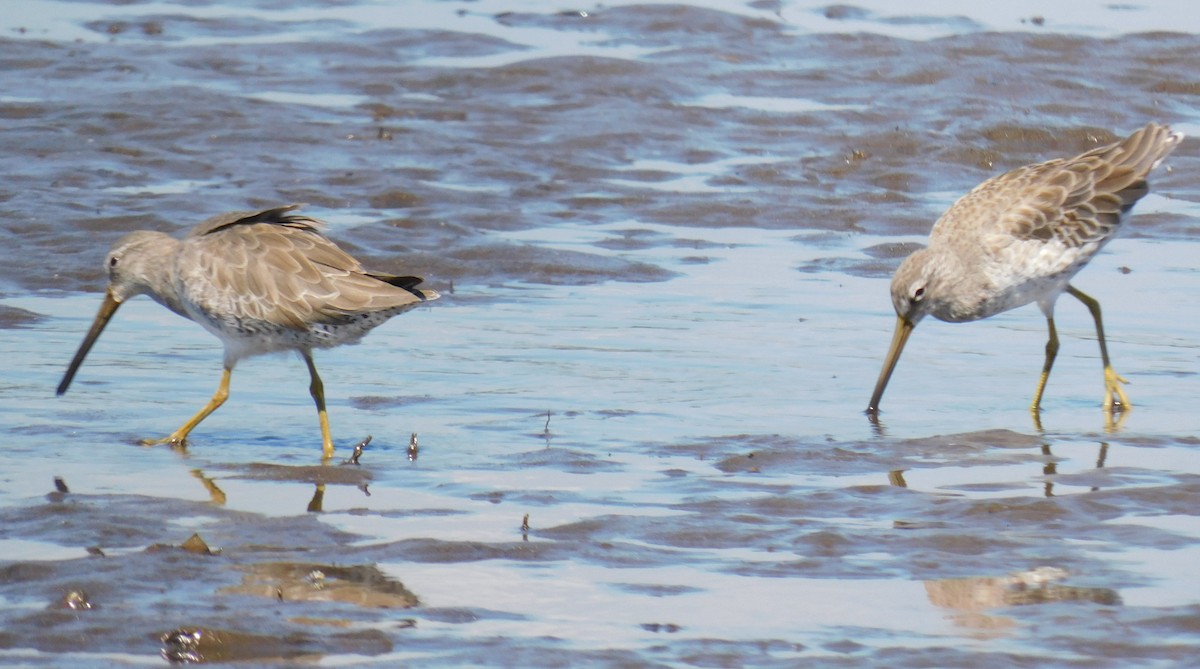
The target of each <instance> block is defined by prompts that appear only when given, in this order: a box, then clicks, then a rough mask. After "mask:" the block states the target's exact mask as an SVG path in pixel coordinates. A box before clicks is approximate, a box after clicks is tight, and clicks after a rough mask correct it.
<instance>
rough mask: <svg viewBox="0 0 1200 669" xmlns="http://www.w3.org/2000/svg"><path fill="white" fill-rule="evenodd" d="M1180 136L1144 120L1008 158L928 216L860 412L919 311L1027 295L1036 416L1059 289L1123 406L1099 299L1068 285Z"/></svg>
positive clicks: (899, 275) (943, 311) (966, 317)
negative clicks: (1118, 132)
mask: <svg viewBox="0 0 1200 669" xmlns="http://www.w3.org/2000/svg"><path fill="white" fill-rule="evenodd" d="M1182 139H1183V135H1182V134H1180V133H1175V132H1171V129H1170V128H1168V127H1166V126H1162V125H1158V124H1157V123H1150V124H1148V125H1147V126H1146V127H1144V128H1142V129H1141V130H1138V131H1137V132H1135V133H1133V134H1132V135H1130V136H1129V137H1128V138H1126V139H1123V140H1121V141H1119V142H1116V143H1114V144H1109V145H1107V146H1101V147H1098V148H1095V149H1092V150H1091V151H1088V152H1086V153H1083V154H1081V155H1079V156H1076V157H1074V158H1068V159H1065V160H1063V159H1060V160H1050V161H1047V162H1044V163H1038V164H1035V165H1026V166H1025V167H1018V168H1017V169H1015V170H1012V171H1011V172H1007V173H1005V174H1002V175H1000V176H998V177H994V178H992V179H989V180H987V181H985V182H983V183H982V184H980V185H978V186H976V187H975V189H974V190H972V191H971V192H969V193H967V194H966V195H964V196H963V197H962V198H961V199H959V200H958V201H957V202H955V203H954V204H953V205H952V206H951V207H950V209H949V210H947V211H946V213H945V214H943V215H942V217H941V218H940V219H938V221H937V223H935V224H934V225H933V230H932V232H931V233H930V235H929V246H928V247H926V248H924V249H921V250H920V251H917V252H915V253H913V254H912V255H910V256H909V257H908V258H907V259H905V260H904V262H903V263H902V264H901V265H900V268H899V269H898V270H896V275H895V276H894V277H893V278H892V305H893V306H894V307H895V308H896V316H897V318H896V330H895V334H894V335H893V336H892V344H891V347H890V348H889V349H888V353H887V358H886V359H885V360H884V363H883V370H882V371H881V372H880V373H879V380H878V381H877V382H876V384H875V392H874V393H873V394H872V395H871V403H870V404H869V405H868V406H867V413H868V414H871V415H874V414H876V413H877V412H878V411H879V400H880V398H882V397H883V391H884V389H885V388H886V387H887V383H888V379H889V378H890V377H891V375H892V370H893V369H895V367H896V361H897V360H899V359H900V352H901V350H903V348H904V343H905V341H907V340H908V336H909V334H911V333H912V330H913V328H914V327H916V325H917V323H919V322H921V319H922V318H924V317H925V316H927V315H932V316H933V317H934V318H937V319H938V320H943V321H949V322H954V323H957V322H962V321H974V320H978V319H981V318H987V317H988V316H993V315H995V314H998V313H1000V312H1002V311H1008V310H1009V309H1015V308H1016V307H1019V306H1022V305H1025V304H1029V303H1030V302H1037V304H1038V306H1039V307H1041V309H1042V313H1043V314H1045V315H1046V323H1047V325H1048V326H1049V329H1050V339H1049V340H1048V341H1047V342H1046V361H1045V364H1044V365H1043V366H1042V375H1041V378H1040V379H1039V380H1038V384H1037V390H1036V392H1035V393H1034V395H1033V403H1032V404H1031V405H1030V407H1029V408H1030V411H1032V412H1033V413H1034V415H1035V417H1036V415H1037V413H1038V410H1039V408H1040V406H1041V401H1042V392H1043V391H1044V390H1045V389H1046V379H1047V378H1049V376H1050V367H1051V366H1052V365H1053V364H1054V357H1055V355H1056V354H1057V353H1058V333H1057V332H1056V331H1055V329H1054V302H1055V300H1057V299H1058V296H1059V295H1061V294H1062V293H1063V292H1064V291H1065V292H1067V293H1069V294H1071V295H1072V296H1074V297H1075V298H1077V299H1078V300H1079V301H1080V302H1083V304H1084V305H1085V306H1087V308H1088V311H1090V312H1091V314H1092V319H1093V320H1094V321H1095V322H1096V337H1097V339H1098V340H1099V342H1100V358H1101V361H1102V362H1103V363H1104V405H1103V406H1104V408H1105V410H1107V411H1109V412H1110V414H1111V412H1112V411H1114V410H1121V409H1123V408H1125V407H1127V406H1129V398H1128V397H1126V395H1125V391H1124V390H1123V389H1122V388H1121V384H1122V383H1125V382H1126V381H1125V379H1123V378H1121V377H1120V376H1118V375H1117V373H1116V372H1115V371H1113V368H1112V365H1111V364H1110V363H1109V359H1108V347H1107V346H1106V344H1105V341H1104V326H1103V325H1102V324H1101V320H1100V303H1099V302H1097V301H1096V300H1094V299H1092V298H1091V297H1089V296H1088V295H1085V294H1084V293H1083V292H1081V291H1080V290H1079V289H1077V288H1075V287H1074V286H1072V285H1071V284H1070V281H1071V278H1072V277H1074V276H1075V273H1076V272H1078V271H1079V270H1081V269H1083V267H1084V265H1086V264H1087V263H1088V261H1089V260H1091V259H1092V256H1094V255H1096V253H1097V252H1099V251H1100V249H1101V248H1103V247H1104V245H1105V244H1106V243H1108V241H1109V240H1111V239H1112V238H1113V236H1114V235H1116V233H1117V228H1118V227H1119V226H1120V224H1121V216H1122V215H1123V214H1125V213H1126V212H1128V211H1129V210H1130V209H1131V208H1132V207H1133V205H1134V204H1135V203H1136V202H1137V201H1138V200H1140V199H1141V198H1142V196H1144V195H1145V194H1146V193H1147V192H1149V186H1148V185H1147V183H1146V175H1147V174H1148V173H1149V172H1150V170H1152V169H1153V168H1154V166H1155V165H1158V163H1159V162H1161V161H1162V159H1163V158H1164V157H1166V155H1167V154H1169V153H1170V152H1171V151H1172V150H1173V149H1174V148H1175V147H1176V146H1178V145H1179V142H1180V141H1181V140H1182Z"/></svg>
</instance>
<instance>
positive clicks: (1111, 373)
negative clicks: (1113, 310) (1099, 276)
mask: <svg viewBox="0 0 1200 669" xmlns="http://www.w3.org/2000/svg"><path fill="white" fill-rule="evenodd" d="M1067 292H1068V293H1070V294H1071V296H1072V297H1074V298H1075V299H1077V300H1079V301H1080V302H1083V305H1084V306H1085V307H1087V308H1088V311H1090V312H1091V313H1092V320H1094V321H1095V322H1096V338H1097V339H1099V340H1100V360H1101V361H1102V362H1103V363H1104V410H1105V411H1121V410H1123V409H1126V408H1128V407H1130V406H1133V405H1132V404H1130V403H1129V397H1128V396H1127V395H1125V389H1124V388H1122V387H1121V384H1123V383H1129V382H1128V381H1126V380H1125V379H1124V378H1123V377H1122V376H1121V375H1120V374H1117V372H1116V371H1115V370H1113V368H1112V363H1110V362H1109V361H1108V345H1107V344H1106V343H1105V341H1104V323H1103V322H1102V321H1101V319H1100V303H1099V302H1097V301H1096V300H1095V299H1094V298H1092V297H1091V296H1090V295H1087V294H1086V293H1084V292H1083V291H1081V290H1079V289H1078V288H1076V287H1075V286H1070V285H1068V286H1067Z"/></svg>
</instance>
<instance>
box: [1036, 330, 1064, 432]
mask: <svg viewBox="0 0 1200 669" xmlns="http://www.w3.org/2000/svg"><path fill="white" fill-rule="evenodd" d="M1046 325H1047V326H1048V327H1049V328H1050V339H1048V340H1047V341H1046V362H1045V363H1044V364H1043V365H1042V376H1041V378H1040V379H1038V384H1037V391H1035V392H1034V393H1033V404H1030V405H1029V411H1030V412H1031V413H1033V419H1034V422H1035V423H1038V422H1039V421H1038V418H1037V414H1038V412H1039V411H1041V409H1042V393H1044V392H1046V381H1047V380H1049V379H1050V368H1051V367H1053V366H1054V358H1056V357H1057V356H1058V330H1057V329H1056V328H1055V327H1054V318H1053V317H1052V316H1047V317H1046Z"/></svg>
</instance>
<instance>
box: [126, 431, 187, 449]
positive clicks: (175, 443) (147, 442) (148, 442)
mask: <svg viewBox="0 0 1200 669" xmlns="http://www.w3.org/2000/svg"><path fill="white" fill-rule="evenodd" d="M138 443H139V444H141V445H142V446H160V445H162V444H167V445H168V446H170V447H171V448H172V449H176V450H182V449H185V448H187V439H186V438H185V437H184V436H183V435H177V434H175V433H171V434H169V435H167V436H165V437H163V438H162V439H140V440H138Z"/></svg>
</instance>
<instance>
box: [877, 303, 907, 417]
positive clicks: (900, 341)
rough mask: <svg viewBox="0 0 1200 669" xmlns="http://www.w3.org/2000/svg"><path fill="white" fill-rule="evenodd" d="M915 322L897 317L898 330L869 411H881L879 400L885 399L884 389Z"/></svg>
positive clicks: (893, 336)
mask: <svg viewBox="0 0 1200 669" xmlns="http://www.w3.org/2000/svg"><path fill="white" fill-rule="evenodd" d="M912 331H913V324H912V322H911V321H909V320H908V319H906V318H903V317H901V316H897V317H896V331H895V332H894V333H893V334H892V345H891V346H889V347H888V352H887V358H885V359H884V361H883V370H881V371H880V372H879V380H878V381H876V382H875V392H873V393H871V403H870V404H868V405H867V413H868V414H870V415H875V414H877V413H879V400H881V399H883V391H884V389H885V388H887V384H888V379H890V378H892V370H893V369H896V363H897V362H899V361H900V352H901V351H903V350H904V342H906V341H908V335H910V334H912Z"/></svg>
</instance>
